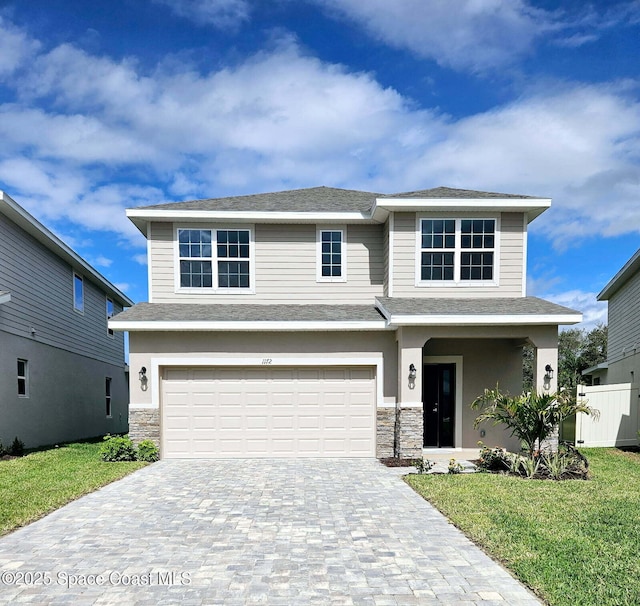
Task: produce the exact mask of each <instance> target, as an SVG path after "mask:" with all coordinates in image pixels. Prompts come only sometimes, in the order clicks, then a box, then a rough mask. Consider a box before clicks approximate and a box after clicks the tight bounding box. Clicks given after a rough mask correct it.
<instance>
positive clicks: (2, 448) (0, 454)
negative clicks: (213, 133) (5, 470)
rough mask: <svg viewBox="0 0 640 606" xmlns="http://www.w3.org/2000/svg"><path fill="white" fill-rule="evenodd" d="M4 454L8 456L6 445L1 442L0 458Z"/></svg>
mask: <svg viewBox="0 0 640 606" xmlns="http://www.w3.org/2000/svg"><path fill="white" fill-rule="evenodd" d="M4 454H7V451H6V450H5V448H4V445H3V444H2V442H0V457H1V456H2V455H4Z"/></svg>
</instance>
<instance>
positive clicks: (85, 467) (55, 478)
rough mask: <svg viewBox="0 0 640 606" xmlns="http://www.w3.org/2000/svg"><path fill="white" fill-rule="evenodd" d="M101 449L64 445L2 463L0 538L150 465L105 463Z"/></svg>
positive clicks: (97, 444)
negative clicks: (101, 458) (101, 455)
mask: <svg viewBox="0 0 640 606" xmlns="http://www.w3.org/2000/svg"><path fill="white" fill-rule="evenodd" d="M101 445H102V441H98V442H78V443H74V444H65V445H63V446H60V447H58V448H51V449H49V450H42V451H39V452H33V453H31V454H28V455H26V456H25V457H22V458H19V459H12V460H9V461H0V535H2V534H6V533H7V532H10V531H11V530H14V529H15V528H17V527H19V526H24V525H25V524H28V523H29V522H33V521H34V520H37V519H38V518H41V517H42V516H43V515H46V514H47V513H49V512H51V511H53V510H54V509H58V508H59V507H61V506H62V505H64V504H65V503H68V502H69V501H73V500H74V499H77V498H78V497H80V496H82V495H84V494H87V493H89V492H92V491H94V490H96V489H97V488H100V487H101V486H104V485H105V484H108V483H109V482H113V481H114V480H117V479H119V478H122V477H123V476H126V475H127V474H128V473H131V472H132V471H135V470H136V469H140V468H141V467H144V466H145V465H147V463H139V462H126V463H104V462H103V461H101V460H100V456H99V450H100V446H101Z"/></svg>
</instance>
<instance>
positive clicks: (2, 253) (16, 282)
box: [0, 215, 124, 367]
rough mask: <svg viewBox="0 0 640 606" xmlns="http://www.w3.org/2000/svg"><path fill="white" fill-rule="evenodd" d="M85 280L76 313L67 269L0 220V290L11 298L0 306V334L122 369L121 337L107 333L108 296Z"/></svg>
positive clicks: (71, 279)
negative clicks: (80, 311)
mask: <svg viewBox="0 0 640 606" xmlns="http://www.w3.org/2000/svg"><path fill="white" fill-rule="evenodd" d="M79 275H82V273H81V272H79ZM83 278H84V312H83V313H78V312H77V311H75V310H74V309H73V270H72V268H71V266H70V265H69V264H68V263H66V262H65V261H63V260H62V259H60V258H58V257H57V256H56V255H54V254H53V253H52V252H51V251H49V250H48V249H47V248H45V247H44V246H43V245H42V244H40V243H39V242H38V241H37V240H35V239H34V238H32V237H31V236H30V235H29V234H27V233H26V232H24V231H23V230H22V229H21V228H19V227H18V226H16V225H15V224H14V223H12V222H10V221H9V220H8V219H7V218H6V217H4V216H3V215H0V290H6V291H9V292H10V293H11V301H10V302H8V303H4V304H2V305H0V332H1V331H6V332H7V333H10V334H13V335H16V336H21V337H26V338H28V339H31V340H33V341H34V342H37V343H41V344H46V345H50V346H53V347H56V348H59V349H62V350H66V351H70V352H75V353H78V354H81V355H84V356H88V357H90V358H93V359H96V360H100V361H103V362H107V363H110V364H115V365H119V366H120V367H123V365H124V335H123V333H115V334H114V335H113V336H109V335H108V333H107V315H106V294H105V293H104V291H102V290H101V289H100V288H98V287H97V286H96V285H94V284H92V283H91V282H90V281H89V279H88V277H87V276H83ZM119 311H122V308H121V307H120V306H119V305H118V304H117V303H116V302H115V301H114V313H118V312H119ZM32 329H34V330H35V333H32Z"/></svg>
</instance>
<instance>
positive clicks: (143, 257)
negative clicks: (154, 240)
mask: <svg viewBox="0 0 640 606" xmlns="http://www.w3.org/2000/svg"><path fill="white" fill-rule="evenodd" d="M133 260H134V261H135V262H136V263H139V264H140V265H147V263H148V260H147V255H146V254H142V255H133Z"/></svg>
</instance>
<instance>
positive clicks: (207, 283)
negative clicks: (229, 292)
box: [180, 261, 212, 288]
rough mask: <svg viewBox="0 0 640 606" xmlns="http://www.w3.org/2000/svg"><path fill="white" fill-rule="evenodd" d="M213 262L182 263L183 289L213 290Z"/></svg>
mask: <svg viewBox="0 0 640 606" xmlns="http://www.w3.org/2000/svg"><path fill="white" fill-rule="evenodd" d="M211 271H212V267H211V261H180V286H181V287H182V288H211V284H212V279H211Z"/></svg>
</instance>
